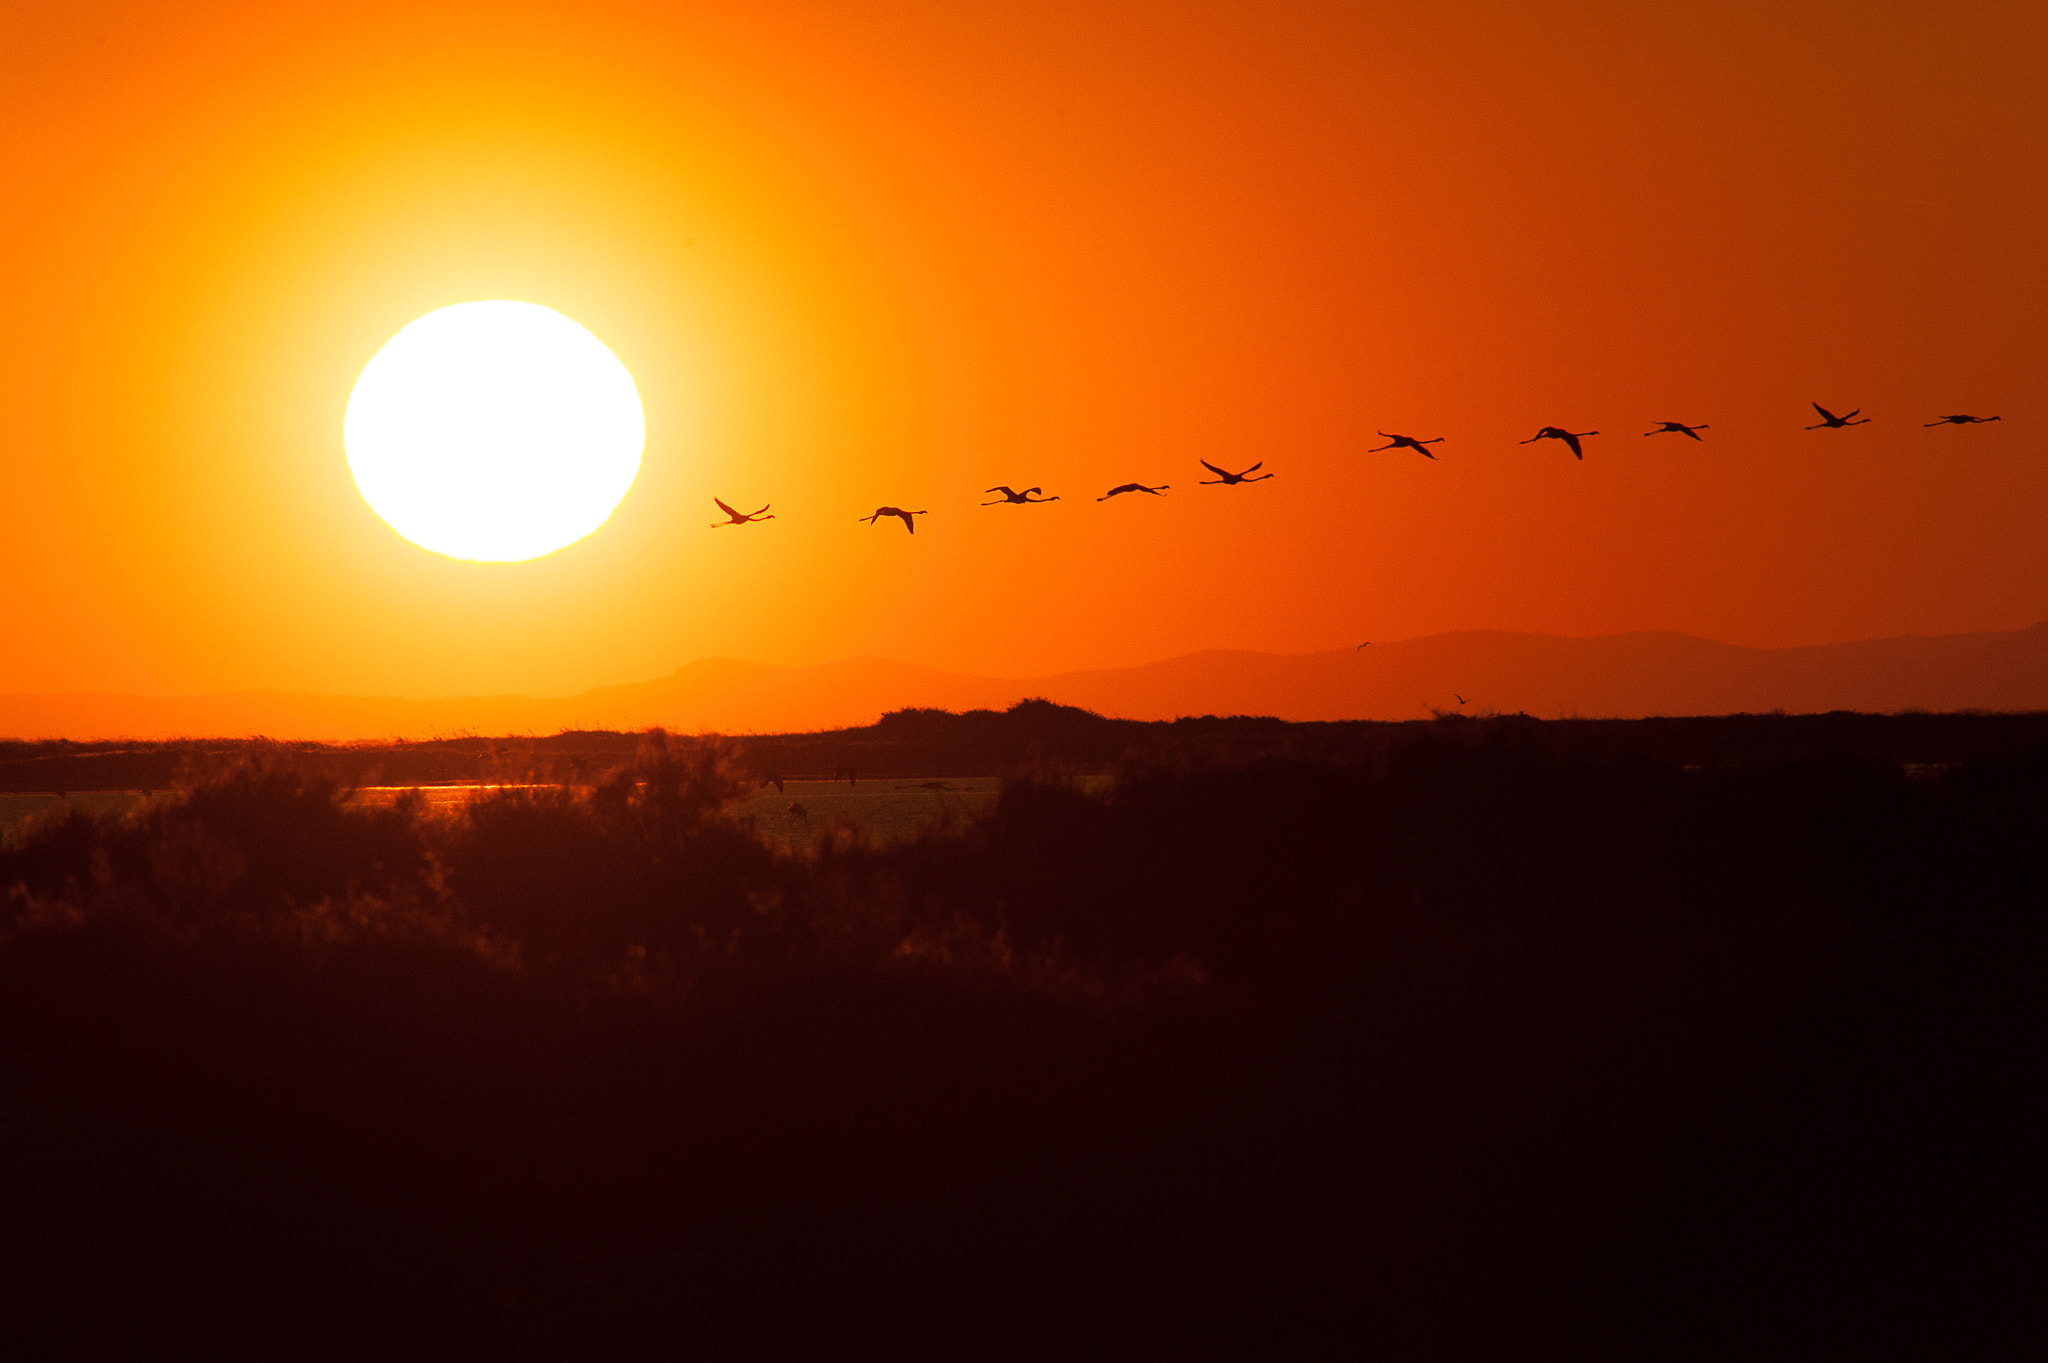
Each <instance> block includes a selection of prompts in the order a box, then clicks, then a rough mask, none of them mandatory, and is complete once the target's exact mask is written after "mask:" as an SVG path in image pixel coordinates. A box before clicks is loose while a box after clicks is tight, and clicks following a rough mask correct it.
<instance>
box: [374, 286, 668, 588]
mask: <svg viewBox="0 0 2048 1363" xmlns="http://www.w3.org/2000/svg"><path fill="white" fill-rule="evenodd" d="M341 438H342V445H343V447H344V448H345V449H346V450H347V451H348V466H349V471H350V472H352V473H353V474H354V475H355V479H356V488H357V489H358V490H359V491H360V492H361V493H362V494H363V500H364V501H366V502H368V503H369V504H370V509H371V510H372V511H375V512H376V513H377V514H378V515H379V516H381V517H383V518H384V521H385V523H386V524H388V525H389V526H390V527H391V528H392V529H393V530H396V531H397V532H398V533H399V534H401V535H403V536H404V537H405V538H406V539H408V540H411V541H412V542H413V543H414V544H417V545H419V546H420V547H421V548H422V549H430V550H432V551H433V552H434V553H437V554H446V555H447V556H448V557H449V558H459V559H469V560H473V561H476V562H481V563H514V562H519V561H521V560H524V559H532V558H539V557H541V556H542V555H544V554H552V553H553V552H555V550H557V549H561V548H564V547H566V546H568V545H571V544H574V543H575V542H576V541H577V540H580V539H582V538H583V537H584V536H585V535H588V534H589V533H590V532H591V531H593V530H595V529H597V528H598V527H599V526H601V525H603V524H604V523H605V522H606V521H607V520H609V519H610V518H611V514H612V512H613V510H615V509H616V508H617V507H618V505H619V503H620V501H621V500H623V499H624V498H625V495H626V492H627V491H628V489H630V488H631V487H632V486H633V480H634V478H636V477H638V476H639V473H640V452H641V450H642V448H643V447H644V446H645V445H646V443H647V426H646V419H645V417H644V415H643V414H642V412H641V409H640V390H639V389H637V388H636V387H634V386H633V376H632V375H631V374H629V373H627V372H626V366H625V365H623V364H621V363H619V357H618V356H616V355H614V354H612V352H611V351H610V350H609V349H607V348H606V347H605V344H604V342H602V341H600V340H598V339H597V337H595V336H593V335H591V334H590V333H589V332H588V331H585V330H584V329H583V328H582V327H581V326H578V325H577V324H576V323H575V322H572V321H570V320H569V319H568V318H567V317H564V316H563V315H562V314H561V313H559V312H556V311H555V310H554V309H553V308H544V307H541V306H540V305H539V304H537V303H513V302H505V301H492V302H482V303H457V304H455V305H453V306H451V307H445V308H440V309H437V310H436V311H434V312H430V313H428V314H427V315H426V316H424V317H421V318H419V319H417V320H415V321H414V322H412V323H411V324H410V325H408V326H407V327H406V328H405V329H404V330H402V331H400V332H399V333H398V334H397V335H396V336H393V337H392V338H391V339H390V340H389V341H386V342H385V343H384V348H383V349H382V350H379V351H378V352H377V353H376V355H375V356H373V357H372V358H371V360H370V362H369V363H368V364H366V365H364V366H363V372H362V374H361V376H360V377H358V378H357V379H356V386H355V390H354V391H353V392H351V393H350V394H349V399H348V412H347V414H346V415H345V416H344V417H343V418H342V424H341Z"/></svg>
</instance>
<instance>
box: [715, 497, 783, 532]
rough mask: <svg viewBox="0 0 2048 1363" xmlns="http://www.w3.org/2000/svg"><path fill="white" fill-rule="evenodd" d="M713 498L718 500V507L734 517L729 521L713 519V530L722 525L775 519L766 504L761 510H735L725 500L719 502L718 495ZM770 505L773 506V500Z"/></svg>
mask: <svg viewBox="0 0 2048 1363" xmlns="http://www.w3.org/2000/svg"><path fill="white" fill-rule="evenodd" d="M711 500H712V501H714V502H718V509H719V510H720V511H723V512H724V513H725V514H726V515H728V516H730V517H732V519H731V520H729V521H713V522H712V524H711V528H712V529H713V530H716V529H718V527H719V526H721V525H745V524H747V523H748V522H750V521H772V520H774V519H775V518H774V517H773V516H770V515H768V514H767V512H768V507H766V506H764V507H762V508H761V509H760V510H759V511H735V510H733V509H732V508H731V507H729V506H727V505H726V504H725V503H724V502H719V501H718V498H716V497H713V498H712V499H711ZM769 505H770V506H772V505H774V503H772V502H771V503H769Z"/></svg>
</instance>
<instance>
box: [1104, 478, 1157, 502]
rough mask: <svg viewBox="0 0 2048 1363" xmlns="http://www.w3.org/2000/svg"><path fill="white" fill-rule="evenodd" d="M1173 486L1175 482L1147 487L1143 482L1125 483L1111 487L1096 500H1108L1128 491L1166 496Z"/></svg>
mask: <svg viewBox="0 0 2048 1363" xmlns="http://www.w3.org/2000/svg"><path fill="white" fill-rule="evenodd" d="M1172 486H1173V484H1171V483H1161V484H1160V485H1159V486H1158V487H1146V486H1145V485H1144V484H1143V483H1125V484H1123V485H1122V486H1120V487H1113V488H1111V489H1110V490H1109V491H1107V492H1105V493H1103V494H1102V495H1101V496H1100V497H1097V498H1096V499H1095V500H1096V501H1098V502H1106V501H1108V500H1109V499H1110V498H1112V497H1120V496H1122V495H1123V494H1124V493H1126V492H1149V493H1151V494H1152V495H1153V496H1154V497H1164V496H1165V495H1166V490H1167V489H1168V488H1170V487H1172Z"/></svg>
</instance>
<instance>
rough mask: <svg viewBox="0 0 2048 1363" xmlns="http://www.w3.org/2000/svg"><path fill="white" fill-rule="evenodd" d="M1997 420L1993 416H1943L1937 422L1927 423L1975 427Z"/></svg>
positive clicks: (1930, 424)
mask: <svg viewBox="0 0 2048 1363" xmlns="http://www.w3.org/2000/svg"><path fill="white" fill-rule="evenodd" d="M1996 420H1998V418H1997V417H1995V416H1945V417H1943V418H1942V419H1941V420H1939V421H1929V422H1926V423H1924V424H1926V425H1929V426H1976V425H1979V424H1981V423H1983V422H1986V421H1996Z"/></svg>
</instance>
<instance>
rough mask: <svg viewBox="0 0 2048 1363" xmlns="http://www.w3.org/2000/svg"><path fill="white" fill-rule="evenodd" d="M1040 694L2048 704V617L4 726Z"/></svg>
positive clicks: (699, 712)
mask: <svg viewBox="0 0 2048 1363" xmlns="http://www.w3.org/2000/svg"><path fill="white" fill-rule="evenodd" d="M1032 696H1042V697H1044V698H1046V699H1048V700H1053V701H1057V702H1059V703H1061V704H1063V705H1077V706H1082V707H1085V708H1087V709H1090V710H1095V711H1098V712H1100V713H1102V714H1105V715H1112V716H1117V717H1121V718H1127V719H1173V718H1176V717H1178V716H1181V715H1202V714H1256V715H1273V716H1276V717H1278V718H1281V719H1289V720H1333V719H1416V718H1422V717H1424V716H1426V715H1427V714H1428V713H1429V712H1430V711H1431V710H1432V709H1435V710H1444V711H1456V710H1461V709H1462V710H1464V711H1465V712H1466V713H1485V712H1487V711H1502V712H1513V711H1524V712H1526V713H1529V714H1532V715H1536V716H1538V717H1541V718H1559V717H1566V716H1572V715H1579V716H1585V717H1594V716H1602V717H1614V718H1636V717H1641V716H1646V715H1713V714H1733V713H1740V712H1751V713H1756V712H1763V711H1770V710H1785V711H1788V712H1791V713H1810V712H1819V711H1827V710H1863V711H1873V712H1891V711H1898V710H1908V709H1922V710H1963V709H1985V710H2048V623H2043V624H2039V625H2035V626H2034V627H2032V628H2031V629H2024V630H2010V631H2004V632H1985V633H1974V634H1952V635H1943V636H1937V637H1928V636H1921V635H1905V636H1901V637H1898V638H1892V639H1871V640H1861V641H1857V642H1853V643H1842V644H1814V645H1807V646H1803V647H1797V648H1776V649H1764V648H1745V647H1742V646H1739V645H1735V644H1723V643H1717V642H1715V641H1713V640H1710V639H1701V638H1696V637H1694V636H1692V635H1686V634H1673V633H1661V632H1639V633H1630V634H1611V635H1604V636H1600V637H1597V638H1590V639H1567V638H1562V637H1559V636H1557V635H1549V634H1516V633H1507V632H1501V631H1461V632H1456V633H1448V634H1434V635H1428V636H1425V637H1423V638H1419V639H1406V640H1396V641H1388V642H1376V643H1373V644H1371V645H1369V646H1367V647H1365V648H1362V649H1341V650H1333V651H1330V652H1326V653H1301V654H1271V653H1253V652H1243V651H1232V650H1223V649H1212V650H1207V651H1204V652H1199V653H1190V654H1187V655H1185V656H1182V657H1178V658H1170V659H1167V660H1165V661H1162V662H1157V663H1149V664H1145V665H1143V666H1139V667H1127V668H1098V669H1091V670H1087V671H1078V672H1063V673H1057V674H1053V675H1050V676H1042V677H1028V678H1021V679H1004V678H995V677H980V676H973V675H968V674H963V673H954V672H946V671H942V670H940V669H938V668H932V667H924V666H920V665H918V664H914V663H902V662H896V661H893V660H891V659H886V658H847V659H841V660H839V661H835V662H829V663H820V664H816V665H814V666H809V667H776V666H771V665H768V664H765V663H750V662H745V661H741V660H738V659H733V658H707V659H701V660H699V661H697V662H693V663H690V664H688V665H686V666H684V667H682V668H679V669H677V671H676V672H674V673H673V674H672V675H670V676H667V677H661V678H657V679H655V680H653V681H645V682H635V683H631V684H628V685H623V686H608V687H600V688H597V689H595V690H590V691H585V692H583V693H582V694H580V695H575V696H566V697H552V698H551V697H531V696H512V695H501V696H467V697H449V698H444V699H434V700H407V699H400V698H395V697H361V696H321V695H302V694H293V693H287V692H278V691H242V692H231V693H224V694H218V695H205V696H126V695H113V694H97V695H9V696H0V736H4V737H11V738H28V739H34V738H59V737H62V738H79V739H84V738H113V737H122V738H149V739H157V738H172V737H184V736H214V735H239V734H267V735H270V736H272V737H276V738H317V739H352V738H388V737H431V736H435V735H443V734H449V733H458V732H474V733H490V734H512V733H553V732H555V731H557V730H560V729H635V728H644V727H647V726H648V725H653V724H662V725H666V726H668V727H670V728H673V729H678V730H682V731H686V732H690V731H696V730H699V729H714V730H720V731H724V732H729V733H747V732H752V733H775V732H797V731H803V730H812V729H827V728H840V727H850V726H855V725H862V724H870V723H872V722H874V720H875V718H876V717H877V716H878V715H880V714H882V713H884V712H886V711H890V710H900V709H905V708H909V707H934V708H940V709H948V710H970V709H1001V708H1005V707H1007V706H1009V705H1012V704H1014V703H1016V702H1017V701H1019V700H1023V699H1026V698H1027V697H1032ZM1461 696H1462V697H1463V700H1462V701H1461V700H1460V699H1459V698H1460V697H1461Z"/></svg>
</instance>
